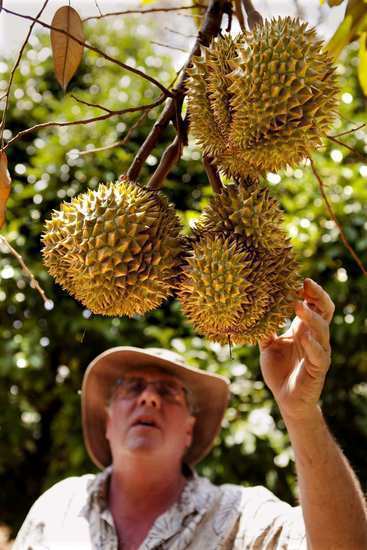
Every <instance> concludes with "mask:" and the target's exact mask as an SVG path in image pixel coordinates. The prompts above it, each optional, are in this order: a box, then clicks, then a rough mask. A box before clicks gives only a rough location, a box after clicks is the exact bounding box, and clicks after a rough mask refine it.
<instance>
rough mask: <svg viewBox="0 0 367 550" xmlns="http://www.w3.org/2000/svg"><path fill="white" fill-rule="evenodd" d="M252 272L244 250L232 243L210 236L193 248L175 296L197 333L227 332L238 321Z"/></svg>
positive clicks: (249, 260) (196, 243)
mask: <svg viewBox="0 0 367 550" xmlns="http://www.w3.org/2000/svg"><path fill="white" fill-rule="evenodd" d="M251 268H252V262H251V259H250V258H249V255H248V253H247V251H246V249H245V248H244V247H241V246H240V245H239V244H238V243H237V242H236V241H235V240H230V239H226V238H221V237H219V236H210V235H209V236H207V237H205V236H203V238H201V239H199V240H198V241H197V242H195V243H194V244H193V247H192V250H191V253H190V254H189V255H188V257H187V265H186V267H185V268H184V269H183V271H182V281H181V285H180V286H179V294H178V295H179V299H180V302H181V305H182V309H183V311H184V313H185V314H186V315H187V317H189V318H190V319H191V320H192V321H193V323H194V325H195V326H196V327H197V328H198V329H199V331H200V332H203V333H208V332H212V331H218V330H219V329H220V327H223V328H229V327H231V326H232V325H233V324H234V323H236V322H237V321H238V320H239V317H240V315H241V308H242V302H243V297H244V295H245V292H246V289H247V287H248V286H249V284H250V283H249V282H248V281H247V280H246V273H248V272H249V271H251Z"/></svg>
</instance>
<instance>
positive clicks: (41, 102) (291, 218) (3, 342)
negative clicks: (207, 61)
mask: <svg viewBox="0 0 367 550" xmlns="http://www.w3.org/2000/svg"><path fill="white" fill-rule="evenodd" d="M144 29H145V30H143V28H142V25H141V21H139V19H138V18H129V19H126V18H125V19H116V20H114V21H113V22H112V20H109V21H108V22H103V21H102V22H99V23H95V24H90V25H89V26H88V32H89V33H90V34H91V35H93V42H94V43H97V44H98V46H99V47H100V48H101V49H103V50H104V51H106V52H107V53H109V54H110V55H113V56H114V57H116V58H119V59H124V60H125V61H126V62H128V63H130V64H131V65H133V64H134V65H135V66H138V67H141V68H143V69H145V70H147V72H149V74H151V75H152V76H154V77H156V78H157V79H158V80H159V81H160V82H162V83H163V84H165V85H168V84H169V83H170V82H171V81H172V80H173V78H174V77H175V71H174V69H173V66H172V60H171V57H169V56H164V55H159V56H158V55H157V54H156V53H155V51H154V49H153V47H152V44H151V43H150V41H151V40H152V39H153V36H154V28H152V27H151V28H150V31H149V30H148V28H147V27H146V26H144ZM155 36H156V35H155ZM86 38H87V39H88V38H89V36H88V34H87V36H86ZM50 54H51V52H50V47H49V40H48V38H47V37H46V36H45V35H38V36H33V38H32V40H31V43H30V45H29V46H27V48H26V52H25V56H24V57H23V60H22V61H21V64H20V67H19V70H18V71H17V73H16V77H15V82H14V86H13V93H12V95H11V102H10V107H9V112H8V119H7V131H6V139H7V140H8V139H10V138H11V136H12V134H13V135H14V134H15V133H16V132H18V131H20V130H22V129H25V128H27V127H30V126H32V125H33V124H36V123H39V122H45V121H50V120H73V119H75V118H78V119H81V118H84V117H87V116H88V117H90V116H94V115H98V114H100V111H98V110H95V109H93V108H90V107H86V106H84V105H82V104H80V103H76V102H75V101H74V100H73V99H72V98H71V96H70V93H75V94H76V95H77V96H78V97H80V98H83V99H85V100H89V101H91V98H92V101H93V103H98V104H102V105H108V106H109V107H110V108H112V109H122V108H124V107H129V106H132V105H139V104H142V103H149V102H151V101H152V98H153V97H156V89H154V88H153V87H152V86H151V85H150V84H149V83H147V82H146V81H145V80H142V79H138V78H135V77H134V76H132V75H131V74H128V73H125V72H122V71H121V70H120V69H119V68H118V67H117V66H115V65H111V64H109V63H108V62H107V61H106V60H103V59H100V58H97V56H95V55H94V54H93V53H88V55H86V56H85V57H84V61H83V64H82V66H81V68H80V69H79V71H78V73H77V75H76V77H75V78H74V79H73V81H72V84H71V86H70V88H69V93H68V94H67V95H64V93H63V92H62V91H61V90H60V88H59V86H58V85H57V83H56V80H55V77H54V72H53V67H52V61H51V58H50ZM357 55H358V46H356V44H354V43H352V44H351V45H349V46H348V47H347V48H346V49H345V50H344V51H343V53H342V55H341V58H340V65H339V74H340V81H341V85H342V95H341V108H340V112H341V118H340V121H339V122H338V123H337V124H336V128H335V131H334V133H336V132H337V133H340V132H343V131H347V130H351V129H352V128H355V127H356V126H358V125H359V123H361V122H364V121H365V117H366V98H365V97H364V96H363V93H362V89H361V86H360V83H359V81H358V78H357V67H356V65H357V61H356V60H357ZM8 72H9V66H8V64H7V60H5V59H2V60H1V61H0V73H1V80H0V93H2V92H3V91H5V89H6V85H7V78H8ZM158 112H159V109H155V110H152V111H151V112H149V114H148V115H147V117H146V119H145V120H144V121H143V122H142V123H141V124H140V125H139V127H138V128H137V129H136V130H134V132H133V134H132V136H131V138H130V139H129V141H128V143H127V144H126V145H125V146H123V147H116V148H112V149H109V150H106V151H103V152H99V153H89V154H85V152H87V151H88V150H92V149H94V148H97V147H103V146H106V145H108V144H109V143H111V144H112V143H114V142H115V141H117V140H120V139H123V137H124V136H125V135H126V132H127V131H128V129H129V127H131V125H132V124H134V122H136V121H137V119H138V118H139V117H140V115H141V114H140V113H135V114H131V115H124V116H123V117H120V118H119V117H116V118H114V119H110V120H106V121H104V122H99V123H96V124H93V125H88V126H71V127H65V128H61V129H55V128H48V129H46V130H44V131H42V132H38V133H32V134H28V135H27V136H25V137H24V139H22V140H20V141H17V142H16V143H14V145H13V146H12V147H11V148H9V150H8V158H9V167H10V171H11V173H12V176H13V187H12V194H11V198H10V200H9V202H8V210H7V224H6V226H5V227H4V228H3V230H2V232H3V234H4V236H6V238H7V239H8V241H9V242H10V243H11V244H12V245H13V246H14V247H15V248H16V249H17V250H18V251H19V252H20V253H21V254H22V256H23V258H24V260H25V262H26V263H27V265H28V266H29V267H30V269H31V270H32V272H33V273H34V275H35V276H36V277H37V279H38V280H39V281H40V283H41V286H42V287H43V288H44V289H45V291H46V294H47V296H48V297H49V299H50V300H52V303H53V308H48V309H45V307H44V303H43V301H42V300H41V298H40V296H39V295H38V294H37V293H36V292H35V291H34V290H33V289H32V288H30V287H29V284H28V280H27V279H26V278H25V276H24V274H23V273H22V271H21V269H20V267H19V265H18V263H17V262H16V260H15V259H14V257H13V256H12V255H10V254H9V251H8V250H7V248H6V246H5V245H4V246H1V249H0V252H1V255H0V336H1V339H0V357H1V359H0V399H1V403H2V407H1V409H0V486H1V487H2V490H1V492H0V521H3V522H5V523H7V524H8V525H10V526H11V528H12V529H13V530H14V532H16V530H17V529H18V527H19V526H20V524H21V522H22V520H23V519H24V516H25V514H26V512H27V511H28V509H29V507H30V505H31V504H32V502H33V501H34V500H35V499H36V498H37V496H38V495H39V494H40V493H41V492H42V491H44V490H45V489H46V488H47V487H49V486H50V485H52V484H53V483H55V482H56V481H58V480H59V479H62V478H64V477H67V476H71V475H80V474H84V473H86V472H90V471H95V467H94V466H93V464H92V463H91V461H90V460H89V458H88V456H87V454H86V451H85V449H84V447H83V442H82V433H81V421H80V397H79V389H80V386H81V380H82V376H83V373H84V371H85V369H86V367H87V365H88V363H89V361H90V360H91V359H92V358H93V357H94V356H95V355H97V354H98V353H100V352H101V351H103V350H104V349H106V348H107V347H110V346H113V345H136V346H142V347H144V346H162V347H172V348H173V349H175V350H177V351H179V352H181V353H183V354H184V355H185V357H186V358H187V360H188V362H189V363H190V364H192V365H195V366H198V367H201V368H205V369H208V370H210V371H213V372H219V373H221V374H225V375H227V376H229V377H230V379H231V381H232V388H231V389H232V394H233V398H232V401H231V405H230V407H229V409H228V411H227V414H226V417H225V421H224V425H223V431H222V433H221V435H220V436H219V437H218V439H217V442H216V446H215V448H214V450H213V452H212V454H211V455H210V456H209V457H208V458H207V459H206V460H205V461H204V462H203V463H202V464H200V466H199V468H198V470H199V472H201V473H204V474H205V475H207V476H209V477H210V478H211V479H212V480H214V481H215V482H216V483H221V482H234V483H243V484H248V485H254V484H262V485H267V486H268V487H269V489H271V490H272V491H274V492H275V493H276V494H277V495H278V496H279V497H280V498H283V499H286V500H288V501H289V502H292V503H294V502H295V501H296V484H295V472H294V462H293V456H292V451H291V448H290V445H289V439H288V436H287V434H286V432H285V429H284V425H283V422H282V420H281V418H280V415H279V412H278V410H277V408H276V405H275V404H274V401H273V399H272V397H271V394H270V393H269V391H268V390H267V389H266V387H265V385H264V383H263V382H262V378H261V374H260V370H259V365H258V350H257V348H256V347H255V346H248V347H244V346H242V347H241V346H238V347H235V348H234V349H233V350H232V358H231V357H230V354H229V350H228V348H227V346H220V345H218V344H215V343H211V342H209V341H207V340H205V339H203V338H200V337H199V336H198V335H196V334H195V333H194V332H193V331H192V328H191V326H190V325H189V323H188V322H187V321H186V320H185V319H184V317H183V315H182V313H181V311H180V307H179V305H178V303H177V302H176V301H174V300H170V301H168V302H166V303H165V304H164V305H163V306H162V307H161V308H160V309H158V310H156V311H153V312H152V313H150V314H148V315H145V316H144V317H139V316H136V317H134V318H133V319H126V318H112V319H110V318H103V317H101V316H95V315H92V314H91V313H90V311H89V310H87V309H85V308H83V307H82V306H81V305H80V304H79V303H77V302H76V301H75V300H73V299H72V298H71V297H70V296H68V295H67V294H66V293H65V292H63V291H62V290H61V289H60V288H59V287H58V286H56V285H55V284H54V282H53V280H52V279H51V278H50V277H49V275H48V274H47V272H46V270H45V268H44V267H43V265H42V261H41V254H40V236H41V233H42V228H43V223H44V221H45V219H47V218H49V216H50V213H51V211H52V209H53V208H58V207H59V204H60V202H61V201H62V200H69V199H70V198H71V197H73V196H75V195H76V194H77V193H79V192H83V191H85V190H87V189H88V188H92V189H93V188H96V186H97V185H98V183H99V182H101V181H111V180H115V179H117V178H118V176H119V175H120V174H121V173H123V172H124V171H126V169H127V168H128V166H129V164H130V162H131V160H132V158H133V156H134V154H135V153H136V151H137V150H138V147H139V145H140V144H141V143H142V142H143V140H144V138H145V136H146V135H147V133H148V132H149V129H150V127H151V124H152V121H154V119H156V117H157V114H158ZM173 135H174V134H173V130H172V129H167V131H166V132H165V135H164V139H163V140H162V141H161V142H160V144H159V146H158V147H157V148H156V149H155V150H154V151H153V154H151V155H150V157H149V158H148V160H147V163H146V165H145V167H144V170H143V172H142V174H141V181H144V180H145V179H146V178H147V177H148V175H149V174H150V173H152V172H153V171H154V167H155V166H156V164H157V162H158V159H159V158H160V155H161V153H162V152H163V150H164V149H165V147H166V146H167V144H168V143H169V142H170V141H171V140H172V138H173ZM344 140H346V141H347V143H348V144H349V145H350V146H352V147H353V148H354V149H355V150H357V151H359V152H360V153H366V152H367V133H366V129H365V128H361V129H359V130H358V131H356V132H354V133H352V134H350V135H348V136H347V137H345V138H344ZM314 160H315V163H316V165H317V167H318V170H319V172H320V173H321V174H322V177H323V179H324V181H325V184H326V189H327V194H328V196H329V199H330V201H331V203H332V205H333V207H334V209H335V211H336V214H337V216H338V219H339V221H340V222H341V224H342V225H343V228H344V231H345V233H346V236H347V237H348V239H349V241H350V243H351V244H352V245H353V247H354V248H355V249H356V250H357V251H358V254H359V256H360V257H361V258H362V259H363V260H364V261H365V263H366V257H367V254H366V249H367V233H366V229H367V206H366V205H367V186H366V181H367V162H364V163H363V162H361V161H360V159H359V158H358V157H357V156H356V154H355V153H353V152H351V151H349V150H348V149H345V148H342V147H340V146H338V145H336V144H335V143H333V142H328V143H327V144H326V145H325V147H324V148H323V150H320V151H319V152H318V153H317V154H316V155H315V156H314ZM267 180H268V184H269V186H270V187H271V188H272V192H273V194H274V196H276V197H277V198H278V199H279V200H280V201H281V204H282V206H283V207H284V209H285V211H286V223H287V228H288V230H289V233H290V235H291V237H292V240H293V244H294V247H295V249H296V250H297V253H298V255H299V258H300V263H301V267H302V272H303V275H304V276H308V277H312V278H314V279H315V280H316V281H318V282H319V283H320V284H321V285H323V286H324V288H325V289H326V290H327V291H328V292H329V293H330V295H331V297H332V299H333V300H334V301H335V303H336V314H335V319H334V322H333V325H332V345H333V368H332V370H331V371H330V373H329V375H328V378H327V383H326V388H325V390H324V394H323V410H324V412H325V415H326V418H327V420H328V423H329V425H330V426H331V428H332V431H333V433H334V434H335V436H336V438H337V439H338V441H339V442H340V443H341V445H342V447H343V449H344V450H345V453H346V454H347V456H348V458H349V459H350V461H351V463H352V465H353V466H354V468H355V470H356V472H357V475H358V476H359V478H360V480H361V482H362V486H363V489H364V490H366V489H367V456H366V453H365V452H364V448H365V445H366V443H367V400H366V396H367V383H366V373H367V351H366V344H365V342H366V333H367V321H366V319H367V315H366V313H367V312H366V309H367V305H366V300H365V296H366V290H367V280H366V277H364V276H363V275H362V273H361V272H360V270H359V268H358V266H356V264H355V262H354V261H353V260H352V258H351V257H350V255H349V253H348V252H347V251H346V249H345V248H344V246H343V244H342V243H341V241H340V236H339V232H338V229H337V227H336V226H335V224H334V222H333V221H331V220H330V219H329V216H328V215H327V213H326V210H325V205H324V203H323V201H322V198H321V195H320V191H319V188H318V185H317V182H316V181H315V179H314V176H313V175H312V172H311V170H310V167H309V166H308V165H307V163H305V164H304V165H300V166H299V167H298V168H296V169H287V170H286V171H284V172H282V173H279V174H271V173H269V174H268V175H267ZM164 192H165V193H166V194H167V195H168V196H169V198H170V200H171V201H172V202H174V204H175V205H176V208H177V210H178V211H179V213H180V215H181V218H182V221H183V223H184V224H185V228H186V230H187V231H188V230H189V227H190V224H191V223H192V222H193V221H194V220H195V218H196V217H197V216H198V214H199V212H200V210H201V209H202V208H203V207H204V206H205V205H206V203H207V200H208V197H209V196H210V195H211V193H212V191H211V188H210V186H209V185H208V182H207V177H206V175H205V173H204V171H203V168H202V164H201V161H200V153H199V150H198V149H197V148H196V147H195V146H194V145H193V144H192V143H190V145H189V147H187V148H186V149H185V151H184V154H183V158H182V159H181V161H180V162H179V164H178V165H177V166H175V168H174V170H173V171H172V172H171V173H170V174H169V176H168V178H167V180H166V184H165V187H164ZM320 452H322V449H320Z"/></svg>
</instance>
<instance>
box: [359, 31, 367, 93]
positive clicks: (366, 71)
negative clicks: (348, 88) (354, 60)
mask: <svg viewBox="0 0 367 550" xmlns="http://www.w3.org/2000/svg"><path fill="white" fill-rule="evenodd" d="M358 79H359V83H360V85H361V88H362V90H363V93H364V95H365V96H367V32H364V33H362V35H361V38H360V41H359V64H358Z"/></svg>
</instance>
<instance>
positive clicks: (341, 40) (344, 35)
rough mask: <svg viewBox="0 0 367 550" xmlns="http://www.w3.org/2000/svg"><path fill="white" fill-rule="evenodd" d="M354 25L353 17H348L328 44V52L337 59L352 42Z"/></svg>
mask: <svg viewBox="0 0 367 550" xmlns="http://www.w3.org/2000/svg"><path fill="white" fill-rule="evenodd" d="M352 23H353V17H352V16H351V15H347V16H346V17H345V19H344V20H343V21H342V22H341V23H340V25H339V27H338V28H337V29H336V31H335V33H334V34H333V36H332V37H331V38H330V40H329V42H328V43H327V44H326V51H327V52H328V53H329V55H331V56H332V57H334V58H335V59H336V58H337V57H338V56H339V55H340V53H341V52H342V50H343V49H344V48H345V46H346V45H347V44H349V42H350V39H351V37H352Z"/></svg>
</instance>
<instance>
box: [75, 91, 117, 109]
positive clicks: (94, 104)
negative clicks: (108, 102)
mask: <svg viewBox="0 0 367 550" xmlns="http://www.w3.org/2000/svg"><path fill="white" fill-rule="evenodd" d="M70 97H72V98H73V99H75V101H77V102H78V103H81V104H82V105H87V107H94V108H96V109H101V110H102V111H105V112H106V113H113V111H111V109H108V108H107V107H103V105H99V103H90V102H89V101H85V100H84V99H80V97H77V96H76V95H74V94H70Z"/></svg>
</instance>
